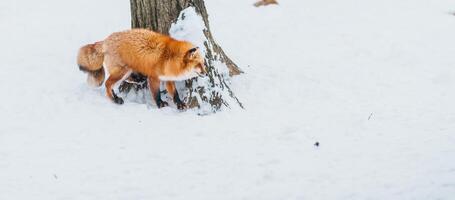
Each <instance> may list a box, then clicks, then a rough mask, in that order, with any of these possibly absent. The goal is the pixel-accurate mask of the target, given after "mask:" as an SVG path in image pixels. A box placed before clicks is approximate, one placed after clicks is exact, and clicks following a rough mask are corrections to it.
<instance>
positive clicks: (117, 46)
mask: <svg viewBox="0 0 455 200" xmlns="http://www.w3.org/2000/svg"><path fill="white" fill-rule="evenodd" d="M77 62H78V65H79V69H80V70H81V71H84V72H87V73H88V74H89V75H88V79H87V81H88V83H89V84H91V85H94V86H101V84H102V83H103V81H104V78H105V77H104V70H106V71H107V72H108V74H109V78H108V79H107V80H106V83H105V86H106V93H107V96H108V97H109V99H111V100H112V101H113V102H115V103H117V104H123V99H122V98H121V97H118V96H117V95H116V94H115V93H114V90H113V89H112V87H113V85H114V84H115V83H117V82H119V81H120V80H122V79H124V78H127V76H129V74H130V73H131V72H137V73H141V74H143V75H145V76H147V78H148V83H149V88H150V91H151V93H152V96H153V98H154V99H155V101H156V104H157V106H158V107H159V108H161V107H165V106H167V105H168V103H166V102H164V101H162V100H161V96H160V81H165V82H166V90H167V92H168V94H169V96H170V97H171V98H172V99H173V100H174V102H175V104H176V105H177V108H178V109H184V108H186V105H185V103H184V102H182V101H181V100H180V98H179V95H178V93H177V90H176V89H175V83H174V81H182V80H187V79H191V78H194V77H196V76H200V75H203V74H206V73H207V72H206V68H205V64H204V58H203V57H202V56H201V54H200V51H199V50H198V47H195V46H194V45H193V44H191V43H190V42H185V41H179V40H175V39H173V38H171V37H169V36H166V35H163V34H160V33H156V32H153V31H150V30H146V29H132V30H128V31H123V32H117V33H113V34H112V35H110V36H109V37H107V39H105V40H104V41H101V42H96V43H94V44H89V45H85V46H83V47H81V49H80V50H79V55H78V61H77ZM103 65H104V68H103Z"/></svg>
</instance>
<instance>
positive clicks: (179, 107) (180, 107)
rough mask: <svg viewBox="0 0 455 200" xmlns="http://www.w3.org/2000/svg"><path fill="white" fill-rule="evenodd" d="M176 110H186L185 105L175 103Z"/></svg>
mask: <svg viewBox="0 0 455 200" xmlns="http://www.w3.org/2000/svg"><path fill="white" fill-rule="evenodd" d="M176 105H177V109H179V110H185V109H186V104H185V103H183V102H181V103H176Z"/></svg>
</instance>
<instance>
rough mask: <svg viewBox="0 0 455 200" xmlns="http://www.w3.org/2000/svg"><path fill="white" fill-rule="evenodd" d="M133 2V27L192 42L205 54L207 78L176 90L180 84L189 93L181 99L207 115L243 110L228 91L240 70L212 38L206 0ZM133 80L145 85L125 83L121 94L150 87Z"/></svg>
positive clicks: (136, 79)
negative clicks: (235, 107) (238, 107)
mask: <svg viewBox="0 0 455 200" xmlns="http://www.w3.org/2000/svg"><path fill="white" fill-rule="evenodd" d="M130 3H131V19H132V20H131V21H132V27H133V28H147V29H151V30H154V31H157V32H160V33H163V34H169V35H171V36H172V37H174V38H176V39H180V40H187V41H190V42H192V43H193V44H195V45H197V46H199V47H200V48H201V49H202V52H203V53H205V63H206V66H207V71H208V76H207V77H205V78H195V79H192V80H188V81H186V82H185V83H184V84H177V87H179V85H180V88H179V92H181V94H186V95H181V96H184V98H185V100H186V102H188V106H189V107H190V108H195V107H198V108H199V110H200V111H201V112H202V113H206V112H215V111H218V110H220V109H221V108H222V107H223V106H226V107H230V106H231V105H233V104H237V105H239V106H240V107H242V104H241V103H240V101H239V100H238V99H237V97H235V95H234V93H233V92H232V90H231V89H230V88H229V80H230V77H231V76H233V75H238V74H240V73H241V71H240V69H239V68H238V66H237V65H236V64H235V63H234V62H233V61H232V60H231V59H230V58H229V57H228V56H227V55H226V54H225V52H224V51H223V49H222V48H221V47H220V46H219V45H218V44H217V43H216V42H215V40H214V39H213V36H212V34H211V32H210V27H209V21H208V14H207V10H206V8H205V5H204V1H203V0H172V1H163V0H130ZM132 79H135V82H136V83H137V82H141V81H138V80H142V84H132V82H131V81H130V82H124V83H122V85H121V86H120V89H121V91H122V92H128V91H129V90H130V89H131V88H135V89H136V91H138V90H141V89H144V88H146V87H147V84H146V83H145V84H144V81H145V79H144V78H143V77H142V76H141V75H137V74H136V75H133V77H132ZM182 92H185V93H182Z"/></svg>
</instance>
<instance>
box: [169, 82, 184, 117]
mask: <svg viewBox="0 0 455 200" xmlns="http://www.w3.org/2000/svg"><path fill="white" fill-rule="evenodd" d="M166 90H167V93H168V94H169V96H170V97H171V98H172V100H174V103H175V105H177V108H178V109H179V110H184V109H185V108H186V104H185V103H184V102H183V101H182V100H181V99H180V96H179V93H178V92H177V90H176V89H175V82H174V81H168V82H166Z"/></svg>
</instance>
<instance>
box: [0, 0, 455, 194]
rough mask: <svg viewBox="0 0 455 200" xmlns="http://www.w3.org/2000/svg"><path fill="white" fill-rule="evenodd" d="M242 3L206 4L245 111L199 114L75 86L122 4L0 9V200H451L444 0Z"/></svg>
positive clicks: (454, 159)
mask: <svg viewBox="0 0 455 200" xmlns="http://www.w3.org/2000/svg"><path fill="white" fill-rule="evenodd" d="M253 2H254V1H252V0H251V1H244V0H231V1H223V0H207V1H206V4H207V7H208V9H209V14H210V20H211V21H210V22H211V24H210V25H211V28H212V31H213V34H214V36H215V37H216V39H217V41H218V42H219V43H220V44H221V45H222V47H223V48H224V49H225V51H226V52H227V53H228V55H230V56H231V57H232V58H233V59H234V60H235V61H236V62H237V63H238V64H239V65H240V66H241V67H242V69H243V70H244V71H245V72H246V73H245V74H243V75H242V76H238V77H236V78H234V79H233V81H232V83H233V85H232V88H233V90H234V91H235V92H236V94H237V96H238V97H239V99H240V100H241V101H242V102H243V103H244V105H245V107H246V109H245V110H242V109H232V110H226V111H223V112H221V113H217V114H215V115H209V116H204V117H201V116H197V115H196V114H195V113H194V112H178V111H176V110H175V109H173V108H165V109H161V110H159V109H156V108H155V107H150V108H149V107H147V105H145V104H141V103H135V102H129V101H127V102H126V104H125V105H122V106H117V105H114V104H113V103H110V102H109V101H108V100H107V99H106V97H105V94H104V91H103V89H102V88H101V89H91V88H90V87H89V86H87V84H86V83H85V75H84V74H82V73H81V72H79V70H78V69H77V66H76V64H75V58H76V53H77V50H78V48H79V47H80V46H81V45H83V44H86V43H91V42H95V41H98V40H102V39H103V38H105V37H106V36H108V35H109V34H110V33H112V32H115V31H119V30H124V29H127V28H128V27H129V25H130V22H129V19H130V17H129V2H128V1H119V0H116V1H110V0H98V1H91V0H79V1H59V0H43V1H16V0H2V1H0V30H1V32H0V34H1V37H0V44H1V47H0V55H1V64H0V66H1V68H2V70H1V72H0V77H1V78H0V91H2V98H1V99H0V123H1V124H0V199H1V200H3V199H5V200H17V199H19V200H21V199H40V200H41V199H43V200H49V199H83V200H91V199H94V200H95V199H96V200H104V199H106V200H111V199H159V200H166V199H172V200H176V199H182V200H183V199H185V200H187V199H210V200H213V199H216V200H224V199H226V200H233V199H251V200H259V199H260V200H267V199H270V200H277V199H280V200H281V199H286V200H287V199H299V200H300V199H309V200H315V199H316V200H317V199H359V200H363V199H378V200H383V199H400V200H402V199H425V200H427V199H445V200H450V199H455V106H454V102H455V69H454V66H455V57H454V52H455V45H454V43H453V41H454V36H455V16H454V15H453V14H451V13H453V12H454V10H455V2H454V1H451V0H438V1H429V0H412V1H411V0H400V1H392V0H382V1H373V0H369V1H359V0H344V1H337V0H326V1H316V0H302V1H300V0H299V1H297V0H294V1H292V0H281V1H280V5H279V6H270V7H263V8H259V9H258V8H255V7H253V6H252V3H253ZM316 142H319V143H320V146H319V147H316V146H315V145H314V144H315V143H316Z"/></svg>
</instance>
